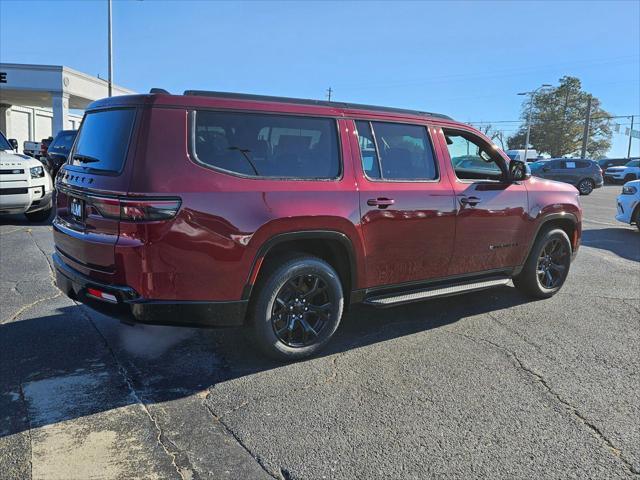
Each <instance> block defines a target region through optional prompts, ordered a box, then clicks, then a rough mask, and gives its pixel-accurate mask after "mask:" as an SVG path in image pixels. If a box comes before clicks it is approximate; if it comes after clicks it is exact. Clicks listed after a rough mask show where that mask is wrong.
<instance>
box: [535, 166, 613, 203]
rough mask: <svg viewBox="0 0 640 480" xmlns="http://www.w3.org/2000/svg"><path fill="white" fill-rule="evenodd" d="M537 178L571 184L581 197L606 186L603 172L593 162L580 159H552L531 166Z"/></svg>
mask: <svg viewBox="0 0 640 480" xmlns="http://www.w3.org/2000/svg"><path fill="white" fill-rule="evenodd" d="M529 167H530V168H531V173H532V174H533V175H535V176H536V177H540V178H546V179H549V180H557V181H558V182H565V183H570V184H571V185H573V186H574V187H576V188H577V189H578V191H579V192H580V195H589V194H590V193H591V192H592V191H593V189H594V188H600V187H602V185H604V179H603V177H602V170H601V169H600V166H599V165H598V164H597V163H596V162H594V161H593V160H585V159H580V158H552V159H549V160H539V161H537V162H533V163H530V164H529Z"/></svg>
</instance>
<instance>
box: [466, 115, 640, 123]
mask: <svg viewBox="0 0 640 480" xmlns="http://www.w3.org/2000/svg"><path fill="white" fill-rule="evenodd" d="M638 116H640V115H639V114H637V113H635V114H632V115H605V116H594V117H591V120H599V119H602V118H604V119H608V120H613V119H615V118H631V117H638ZM466 123H468V124H474V125H486V124H489V123H492V124H493V123H522V120H480V121H477V122H472V121H469V122H466ZM621 125H622V124H621Z"/></svg>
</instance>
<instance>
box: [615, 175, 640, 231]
mask: <svg viewBox="0 0 640 480" xmlns="http://www.w3.org/2000/svg"><path fill="white" fill-rule="evenodd" d="M616 203H617V206H618V214H617V215H616V220H618V221H619V222H623V223H629V224H631V223H635V224H636V227H638V230H640V180H633V181H631V182H627V183H625V184H624V186H623V187H622V193H621V194H620V195H619V196H618V198H617V201H616Z"/></svg>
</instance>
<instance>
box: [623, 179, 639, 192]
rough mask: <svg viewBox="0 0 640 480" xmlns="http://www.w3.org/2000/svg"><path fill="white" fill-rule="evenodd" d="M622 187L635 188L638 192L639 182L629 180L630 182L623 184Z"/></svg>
mask: <svg viewBox="0 0 640 480" xmlns="http://www.w3.org/2000/svg"><path fill="white" fill-rule="evenodd" d="M624 186H625V187H627V186H630V187H636V188H637V189H638V190H640V180H631V181H630V182H627V183H625V184H624Z"/></svg>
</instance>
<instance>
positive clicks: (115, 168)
mask: <svg viewBox="0 0 640 480" xmlns="http://www.w3.org/2000/svg"><path fill="white" fill-rule="evenodd" d="M137 116H138V111H137V109H136V108H135V107H127V108H111V109H102V110H95V111H90V112H87V114H86V115H85V117H84V119H83V121H82V125H81V126H80V131H79V133H78V139H77V141H76V143H75V145H74V149H73V151H71V152H70V155H69V161H68V163H67V164H66V165H65V166H64V167H63V168H62V169H61V171H60V173H59V174H58V176H57V181H56V188H57V216H56V219H55V221H54V225H53V227H54V228H53V230H54V239H55V245H56V251H57V252H58V253H59V254H61V255H62V257H63V259H64V261H65V262H66V263H68V264H70V265H71V266H72V267H74V268H76V269H77V270H79V271H81V272H82V273H84V274H87V275H88V274H94V276H95V275H98V276H100V275H105V276H106V279H108V278H109V275H110V274H112V273H113V272H114V271H115V252H114V250H115V244H116V242H117V240H118V233H119V219H118V215H117V214H118V212H115V211H114V209H119V207H117V202H115V199H116V198H117V197H118V196H121V195H126V193H127V189H128V184H129V178H130V172H131V168H132V163H133V156H134V155H135V151H134V150H135V148H134V147H135V145H134V143H135V142H134V141H133V138H134V132H135V126H136V117H137Z"/></svg>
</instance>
